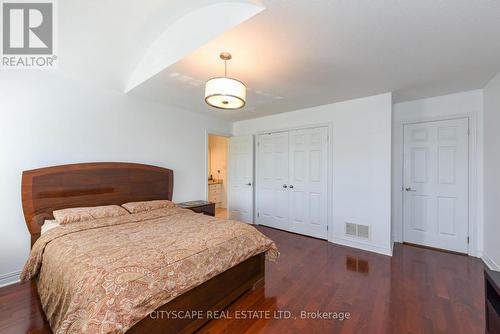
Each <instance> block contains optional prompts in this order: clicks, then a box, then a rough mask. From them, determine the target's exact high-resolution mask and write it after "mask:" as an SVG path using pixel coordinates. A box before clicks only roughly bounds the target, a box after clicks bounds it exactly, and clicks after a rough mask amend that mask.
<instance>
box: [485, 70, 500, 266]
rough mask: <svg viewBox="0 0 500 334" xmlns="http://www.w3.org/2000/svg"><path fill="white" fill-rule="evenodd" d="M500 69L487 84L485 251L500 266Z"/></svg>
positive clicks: (487, 256) (493, 262)
mask: <svg viewBox="0 0 500 334" xmlns="http://www.w3.org/2000/svg"><path fill="white" fill-rule="evenodd" d="M499 238H500V73H499V74H497V76H496V77H495V78H493V80H491V81H490V82H489V83H488V85H486V87H485V88H484V252H483V259H484V260H485V262H486V263H487V264H488V266H490V268H492V269H495V270H500V240H499Z"/></svg>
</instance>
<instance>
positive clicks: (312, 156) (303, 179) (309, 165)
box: [289, 127, 328, 239]
mask: <svg viewBox="0 0 500 334" xmlns="http://www.w3.org/2000/svg"><path fill="white" fill-rule="evenodd" d="M289 152H290V162H291V163H290V186H289V192H290V231H292V232H295V233H300V234H305V235H310V236H313V237H316V238H322V239H326V238H327V193H328V181H327V179H328V171H327V167H328V166H327V165H328V129H327V128H326V127H320V128H313V129H302V130H294V131H290V150H289Z"/></svg>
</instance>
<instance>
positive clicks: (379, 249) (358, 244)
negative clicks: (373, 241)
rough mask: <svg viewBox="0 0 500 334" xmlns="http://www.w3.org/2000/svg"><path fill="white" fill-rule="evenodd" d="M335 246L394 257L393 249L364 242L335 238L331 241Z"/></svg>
mask: <svg viewBox="0 0 500 334" xmlns="http://www.w3.org/2000/svg"><path fill="white" fill-rule="evenodd" d="M330 241H331V242H333V243H334V244H338V245H342V246H347V247H352V248H358V249H361V250H364V251H368V252H374V253H378V254H382V255H387V256H392V249H390V248H389V249H387V248H382V247H378V246H374V245H370V244H367V243H364V242H359V241H356V240H350V239H342V238H336V237H333V238H332V239H331V240H330Z"/></svg>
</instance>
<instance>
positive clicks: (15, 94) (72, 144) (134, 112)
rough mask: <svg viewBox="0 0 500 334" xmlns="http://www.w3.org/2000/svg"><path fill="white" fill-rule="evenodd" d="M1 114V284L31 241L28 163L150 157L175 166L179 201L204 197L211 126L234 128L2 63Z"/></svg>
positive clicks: (14, 270)
mask: <svg viewBox="0 0 500 334" xmlns="http://www.w3.org/2000/svg"><path fill="white" fill-rule="evenodd" d="M0 115H1V118H0V153H1V157H0V159H1V163H0V182H1V187H0V203H1V205H0V209H1V211H2V219H1V220H0V225H1V233H0V285H2V284H5V283H8V282H10V281H15V280H16V279H17V278H18V271H19V270H20V269H21V268H22V266H23V265H24V262H25V260H26V258H27V256H28V252H29V249H30V246H29V233H28V230H27V228H26V225H25V223H24V218H23V214H22V207H21V193H20V189H21V172H22V171H23V170H28V169H33V168H39V167H44V166H51V165H60V164H67V163H76V162H91V161H128V162H139V163H146V164H152V165H158V166H163V167H168V168H172V169H173V170H174V180H175V182H174V200H175V201H183V200H193V199H203V198H204V196H205V187H206V170H205V166H206V162H205V150H206V131H207V129H210V130H215V131H220V132H223V133H227V132H230V131H231V125H230V124H229V123H227V122H223V121H219V120H215V119H213V118H208V117H205V116H203V115H201V114H195V113H192V112H189V111H185V110H180V109H174V108H169V107H165V106H163V105H160V104H155V103H149V102H144V101H142V100H138V99H136V98H132V97H128V96H125V95H123V94H121V93H118V92H113V91H103V90H98V89H96V88H95V87H92V86H87V85H83V84H78V83H76V82H72V81H70V80H68V79H65V78H63V77H59V76H56V75H55V74H48V73H47V72H34V71H12V72H9V71H2V74H1V75H0ZM179 124H182V126H179Z"/></svg>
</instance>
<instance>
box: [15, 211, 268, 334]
mask: <svg viewBox="0 0 500 334" xmlns="http://www.w3.org/2000/svg"><path fill="white" fill-rule="evenodd" d="M262 252H266V255H267V258H268V259H274V258H276V257H277V254H278V253H277V250H276V246H275V245H274V243H273V242H272V241H271V240H270V239H268V238H267V237H265V236H264V235H262V234H261V233H260V232H259V231H257V230H256V229H255V228H254V227H252V226H250V225H247V224H244V223H240V222H236V221H226V220H219V219H216V218H212V217H207V216H203V215H201V214H196V213H193V212H192V211H189V210H185V209H181V208H166V209H159V210H154V211H150V212H145V213H137V214H131V215H127V216H121V217H115V218H103V219H97V220H93V221H90V222H88V221H87V222H82V223H73V224H69V225H65V226H60V227H57V228H54V229H52V230H50V231H48V232H46V233H45V234H43V235H42V236H41V237H40V239H39V240H38V241H37V242H36V243H35V245H34V246H33V249H32V250H31V254H30V257H29V259H28V262H27V263H26V265H25V267H24V270H23V272H22V274H21V280H22V281H27V280H30V279H37V285H38V293H39V295H40V299H41V301H42V306H43V309H44V311H45V313H46V315H47V319H48V320H49V322H50V325H51V327H52V329H53V331H54V332H55V333H122V332H125V331H126V330H127V329H129V328H130V327H132V326H133V325H134V324H135V323H137V322H138V321H140V320H141V319H143V318H144V317H146V316H147V315H148V314H149V313H150V312H151V311H153V310H155V309H156V308H158V307H159V306H161V305H163V304H165V303H167V302H169V301H170V300H172V299H174V298H175V297H176V296H179V295H180V294H182V293H184V292H186V291H188V290H190V289H192V288H194V287H196V286H198V285H200V284H201V283H203V282H205V281H207V280H209V279H210V278H212V277H214V276H216V275H218V274H220V273H221V272H223V271H225V270H227V269H229V268H231V267H233V266H235V265H237V264H238V263H240V262H242V261H244V260H246V259H248V258H250V257H252V256H254V255H256V254H259V253H262Z"/></svg>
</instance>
